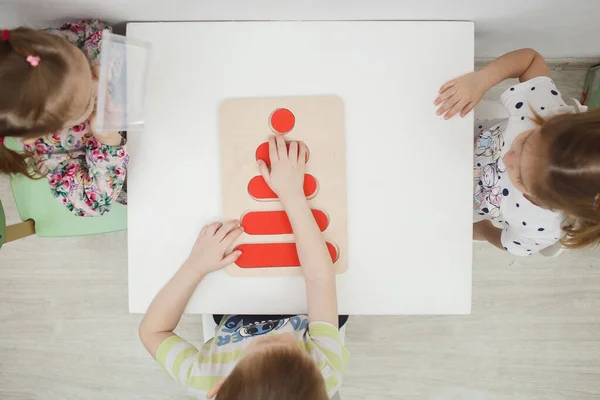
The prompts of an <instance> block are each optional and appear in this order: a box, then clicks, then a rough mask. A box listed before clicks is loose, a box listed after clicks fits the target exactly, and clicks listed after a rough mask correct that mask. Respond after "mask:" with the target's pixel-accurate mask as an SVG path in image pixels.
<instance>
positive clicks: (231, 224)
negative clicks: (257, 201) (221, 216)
mask: <svg viewBox="0 0 600 400" xmlns="http://www.w3.org/2000/svg"><path fill="white" fill-rule="evenodd" d="M239 225H240V221H239V220H237V219H232V220H231V221H226V222H225V223H223V225H222V226H221V227H220V228H219V230H218V231H217V232H216V233H215V238H216V239H217V240H218V241H219V242H220V241H222V240H223V239H225V236H227V234H229V232H231V231H232V230H233V229H235V228H237V227H239Z"/></svg>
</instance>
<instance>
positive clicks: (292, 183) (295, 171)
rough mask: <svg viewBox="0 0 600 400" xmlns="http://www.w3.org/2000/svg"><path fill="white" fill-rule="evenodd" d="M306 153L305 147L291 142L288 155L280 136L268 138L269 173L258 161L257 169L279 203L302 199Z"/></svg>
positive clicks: (261, 162)
mask: <svg viewBox="0 0 600 400" xmlns="http://www.w3.org/2000/svg"><path fill="white" fill-rule="evenodd" d="M306 152H307V149H306V145H305V144H304V143H302V142H300V143H299V142H291V143H290V151H289V153H288V150H287V148H286V146H285V141H284V140H283V138H282V137H281V136H270V137H269V158H270V159H271V171H269V168H268V167H267V165H266V164H265V163H264V161H262V160H258V169H259V171H260V173H261V175H262V176H263V178H264V179H265V181H266V182H267V184H268V185H269V187H270V188H271V190H273V191H274V192H275V193H277V196H279V198H280V199H281V201H287V199H290V198H294V197H298V196H300V197H302V198H304V170H305V166H306Z"/></svg>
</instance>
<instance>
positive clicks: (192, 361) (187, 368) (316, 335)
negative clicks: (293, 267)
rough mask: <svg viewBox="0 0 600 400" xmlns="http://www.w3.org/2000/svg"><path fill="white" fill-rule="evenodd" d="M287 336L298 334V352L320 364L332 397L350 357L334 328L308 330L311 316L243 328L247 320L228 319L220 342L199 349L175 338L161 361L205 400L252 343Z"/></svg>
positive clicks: (161, 354) (217, 337)
mask: <svg viewBox="0 0 600 400" xmlns="http://www.w3.org/2000/svg"><path fill="white" fill-rule="evenodd" d="M283 333H291V334H293V335H294V336H295V337H296V342H297V343H298V346H300V347H301V348H302V349H304V350H305V351H306V352H308V353H309V354H310V355H311V357H312V358H313V359H314V360H315V363H316V364H317V366H318V368H319V369H320V370H321V374H322V375H323V379H324V380H325V384H326V387H327V392H328V393H329V397H332V396H333V395H334V394H335V393H336V392H337V391H338V390H339V388H340V386H341V384H342V375H343V372H344V367H345V365H346V363H347V361H348V351H347V350H346V348H345V347H344V345H343V344H342V341H341V338H340V334H339V332H338V330H337V329H336V328H335V327H334V326H333V325H331V324H329V323H326V322H313V323H311V324H310V325H309V324H308V317H307V316H306V315H298V316H295V317H291V318H286V319H283V320H280V321H264V322H263V323H259V324H244V321H243V317H242V316H236V315H233V316H226V317H224V318H223V320H222V321H221V324H220V325H219V327H218V328H217V331H216V334H215V337H214V338H213V339H211V340H209V341H208V342H206V343H205V344H204V345H202V347H200V348H199V349H198V348H196V347H195V346H194V345H192V344H191V343H189V342H187V341H185V340H184V339H182V338H180V337H179V336H177V335H174V336H171V337H169V338H168V339H166V340H165V341H164V342H163V343H162V344H161V345H160V347H159V349H158V352H157V354H156V360H157V361H158V363H159V364H160V365H161V366H162V367H163V369H164V370H165V371H166V372H167V373H168V374H169V375H170V376H171V377H172V378H173V379H175V380H177V381H178V382H180V383H181V384H182V385H183V386H184V387H185V388H186V389H187V390H188V393H189V394H190V395H191V396H192V397H193V398H195V399H206V394H207V393H208V391H210V389H212V388H213V387H214V386H215V384H216V383H217V382H218V381H219V380H221V379H222V378H223V377H225V376H227V375H229V373H230V372H231V370H232V369H233V367H235V365H236V363H237V362H238V361H239V360H240V358H241V357H242V355H243V353H244V348H245V347H246V346H247V345H248V344H249V343H250V341H251V340H252V339H256V338H258V337H261V336H263V335H278V334H283Z"/></svg>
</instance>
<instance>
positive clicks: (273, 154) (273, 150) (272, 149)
mask: <svg viewBox="0 0 600 400" xmlns="http://www.w3.org/2000/svg"><path fill="white" fill-rule="evenodd" d="M269 158H270V159H271V165H272V164H273V163H274V162H277V160H279V154H278V153H277V142H275V136H273V135H271V136H269Z"/></svg>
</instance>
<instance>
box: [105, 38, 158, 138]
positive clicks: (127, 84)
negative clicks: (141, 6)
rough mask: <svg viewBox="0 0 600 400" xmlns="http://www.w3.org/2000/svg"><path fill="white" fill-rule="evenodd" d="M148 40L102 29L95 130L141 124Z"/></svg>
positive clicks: (129, 128)
mask: <svg viewBox="0 0 600 400" xmlns="http://www.w3.org/2000/svg"><path fill="white" fill-rule="evenodd" d="M150 47H151V46H150V44H149V43H147V42H144V41H142V40H137V39H132V38H128V37H125V36H121V35H115V34H113V33H111V32H109V31H107V30H105V31H104V32H103V33H102V51H101V52H100V76H99V77H98V102H97V103H96V127H95V129H96V131H97V132H112V131H136V130H141V129H143V128H144V121H145V98H146V77H147V75H148V64H149V57H150Z"/></svg>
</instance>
